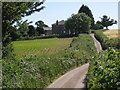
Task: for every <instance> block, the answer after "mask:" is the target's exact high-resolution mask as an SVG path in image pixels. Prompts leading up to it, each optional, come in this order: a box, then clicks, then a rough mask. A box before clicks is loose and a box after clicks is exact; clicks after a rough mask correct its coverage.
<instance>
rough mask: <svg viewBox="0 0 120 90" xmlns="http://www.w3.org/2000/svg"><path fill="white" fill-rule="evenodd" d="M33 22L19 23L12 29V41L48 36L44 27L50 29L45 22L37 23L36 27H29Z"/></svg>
mask: <svg viewBox="0 0 120 90" xmlns="http://www.w3.org/2000/svg"><path fill="white" fill-rule="evenodd" d="M30 23H32V22H29V23H28V22H27V20H26V21H17V23H16V25H14V27H12V31H11V40H12V41H16V40H20V39H24V38H28V37H34V36H41V34H46V32H45V30H44V28H43V27H48V26H47V25H46V24H44V22H43V21H41V20H39V21H37V22H36V23H35V25H36V27H34V26H33V25H29V24H30Z"/></svg>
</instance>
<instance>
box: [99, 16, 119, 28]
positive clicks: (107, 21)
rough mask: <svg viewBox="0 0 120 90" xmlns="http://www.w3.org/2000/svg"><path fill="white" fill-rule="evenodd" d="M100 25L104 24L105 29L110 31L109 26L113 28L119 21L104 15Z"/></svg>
mask: <svg viewBox="0 0 120 90" xmlns="http://www.w3.org/2000/svg"><path fill="white" fill-rule="evenodd" d="M100 24H102V25H103V26H104V27H106V29H108V26H112V25H113V24H117V21H116V20H114V19H110V17H108V16H106V15H104V16H103V17H102V18H101V22H100Z"/></svg>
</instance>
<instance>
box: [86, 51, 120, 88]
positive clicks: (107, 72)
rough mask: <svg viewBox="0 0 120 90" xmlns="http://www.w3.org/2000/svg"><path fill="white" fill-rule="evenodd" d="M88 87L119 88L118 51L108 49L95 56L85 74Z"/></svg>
mask: <svg viewBox="0 0 120 90" xmlns="http://www.w3.org/2000/svg"><path fill="white" fill-rule="evenodd" d="M87 88H88V89H97V88H99V89H103V88H111V89H120V52H119V51H116V50H115V49H109V50H106V51H103V52H101V53H100V55H98V56H95V57H94V58H93V59H92V60H91V62H90V66H89V70H88V74H87Z"/></svg>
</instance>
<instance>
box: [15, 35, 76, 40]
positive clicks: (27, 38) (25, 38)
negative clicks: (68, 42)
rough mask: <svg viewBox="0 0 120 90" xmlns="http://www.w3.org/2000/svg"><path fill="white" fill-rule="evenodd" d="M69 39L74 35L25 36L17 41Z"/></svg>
mask: <svg viewBox="0 0 120 90" xmlns="http://www.w3.org/2000/svg"><path fill="white" fill-rule="evenodd" d="M69 37H75V35H68V34H63V35H58V34H56V35H46V36H26V37H21V38H19V39H18V40H17V41H19V40H34V39H47V38H69Z"/></svg>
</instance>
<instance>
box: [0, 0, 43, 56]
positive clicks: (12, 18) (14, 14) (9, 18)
mask: <svg viewBox="0 0 120 90" xmlns="http://www.w3.org/2000/svg"><path fill="white" fill-rule="evenodd" d="M42 4H43V1H41V2H2V37H3V39H2V42H3V43H2V44H3V45H2V47H3V48H2V49H3V52H4V53H3V55H2V57H3V58H5V57H7V55H9V54H11V53H12V52H10V53H8V52H9V51H11V49H12V47H9V46H10V45H9V44H10V42H11V32H13V31H12V29H13V28H12V27H13V24H14V23H15V22H16V21H18V20H21V18H22V17H25V16H29V15H31V14H32V13H34V12H35V11H38V12H39V11H40V10H41V9H43V8H44V7H43V6H42V7H39V6H40V5H42ZM9 58H10V57H9Z"/></svg>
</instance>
